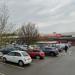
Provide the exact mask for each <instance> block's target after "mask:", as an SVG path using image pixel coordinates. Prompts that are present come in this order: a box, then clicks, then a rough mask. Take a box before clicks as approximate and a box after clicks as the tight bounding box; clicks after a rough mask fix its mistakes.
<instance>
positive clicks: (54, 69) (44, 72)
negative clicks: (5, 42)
mask: <svg viewBox="0 0 75 75" xmlns="http://www.w3.org/2000/svg"><path fill="white" fill-rule="evenodd" d="M69 51H71V53H72V54H70V52H69ZM69 51H68V53H67V54H64V53H63V54H60V55H59V56H57V57H46V58H45V59H44V60H39V59H34V60H33V62H32V63H31V65H26V66H24V67H19V66H18V65H16V64H12V63H3V62H0V75H75V47H71V48H70V49H69Z"/></svg>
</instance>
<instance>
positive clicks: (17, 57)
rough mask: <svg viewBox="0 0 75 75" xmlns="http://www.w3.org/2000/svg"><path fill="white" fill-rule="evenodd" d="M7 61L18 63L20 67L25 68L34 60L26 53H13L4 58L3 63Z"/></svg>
mask: <svg viewBox="0 0 75 75" xmlns="http://www.w3.org/2000/svg"><path fill="white" fill-rule="evenodd" d="M6 61H10V62H14V63H18V64H19V66H23V65H24V64H30V63H31V62H32V59H31V57H30V56H29V55H28V53H27V52H25V51H12V52H10V53H8V54H7V55H4V56H3V62H6Z"/></svg>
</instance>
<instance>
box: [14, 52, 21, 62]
mask: <svg viewBox="0 0 75 75" xmlns="http://www.w3.org/2000/svg"><path fill="white" fill-rule="evenodd" d="M13 59H14V62H15V63H18V61H19V60H20V59H21V54H20V53H19V52H15V56H14V57H13Z"/></svg>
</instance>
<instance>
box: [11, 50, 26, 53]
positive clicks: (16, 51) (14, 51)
mask: <svg viewBox="0 0 75 75" xmlns="http://www.w3.org/2000/svg"><path fill="white" fill-rule="evenodd" d="M11 52H19V53H21V52H25V51H20V50H17V51H11Z"/></svg>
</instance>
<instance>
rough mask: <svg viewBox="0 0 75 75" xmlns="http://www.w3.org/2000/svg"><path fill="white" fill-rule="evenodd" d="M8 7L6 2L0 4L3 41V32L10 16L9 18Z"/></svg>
mask: <svg viewBox="0 0 75 75" xmlns="http://www.w3.org/2000/svg"><path fill="white" fill-rule="evenodd" d="M8 12H9V11H8V8H7V6H6V5H5V4H2V5H0V38H1V39H0V40H1V42H2V34H3V32H4V30H5V27H6V25H7V23H8V18H9V14H8Z"/></svg>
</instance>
